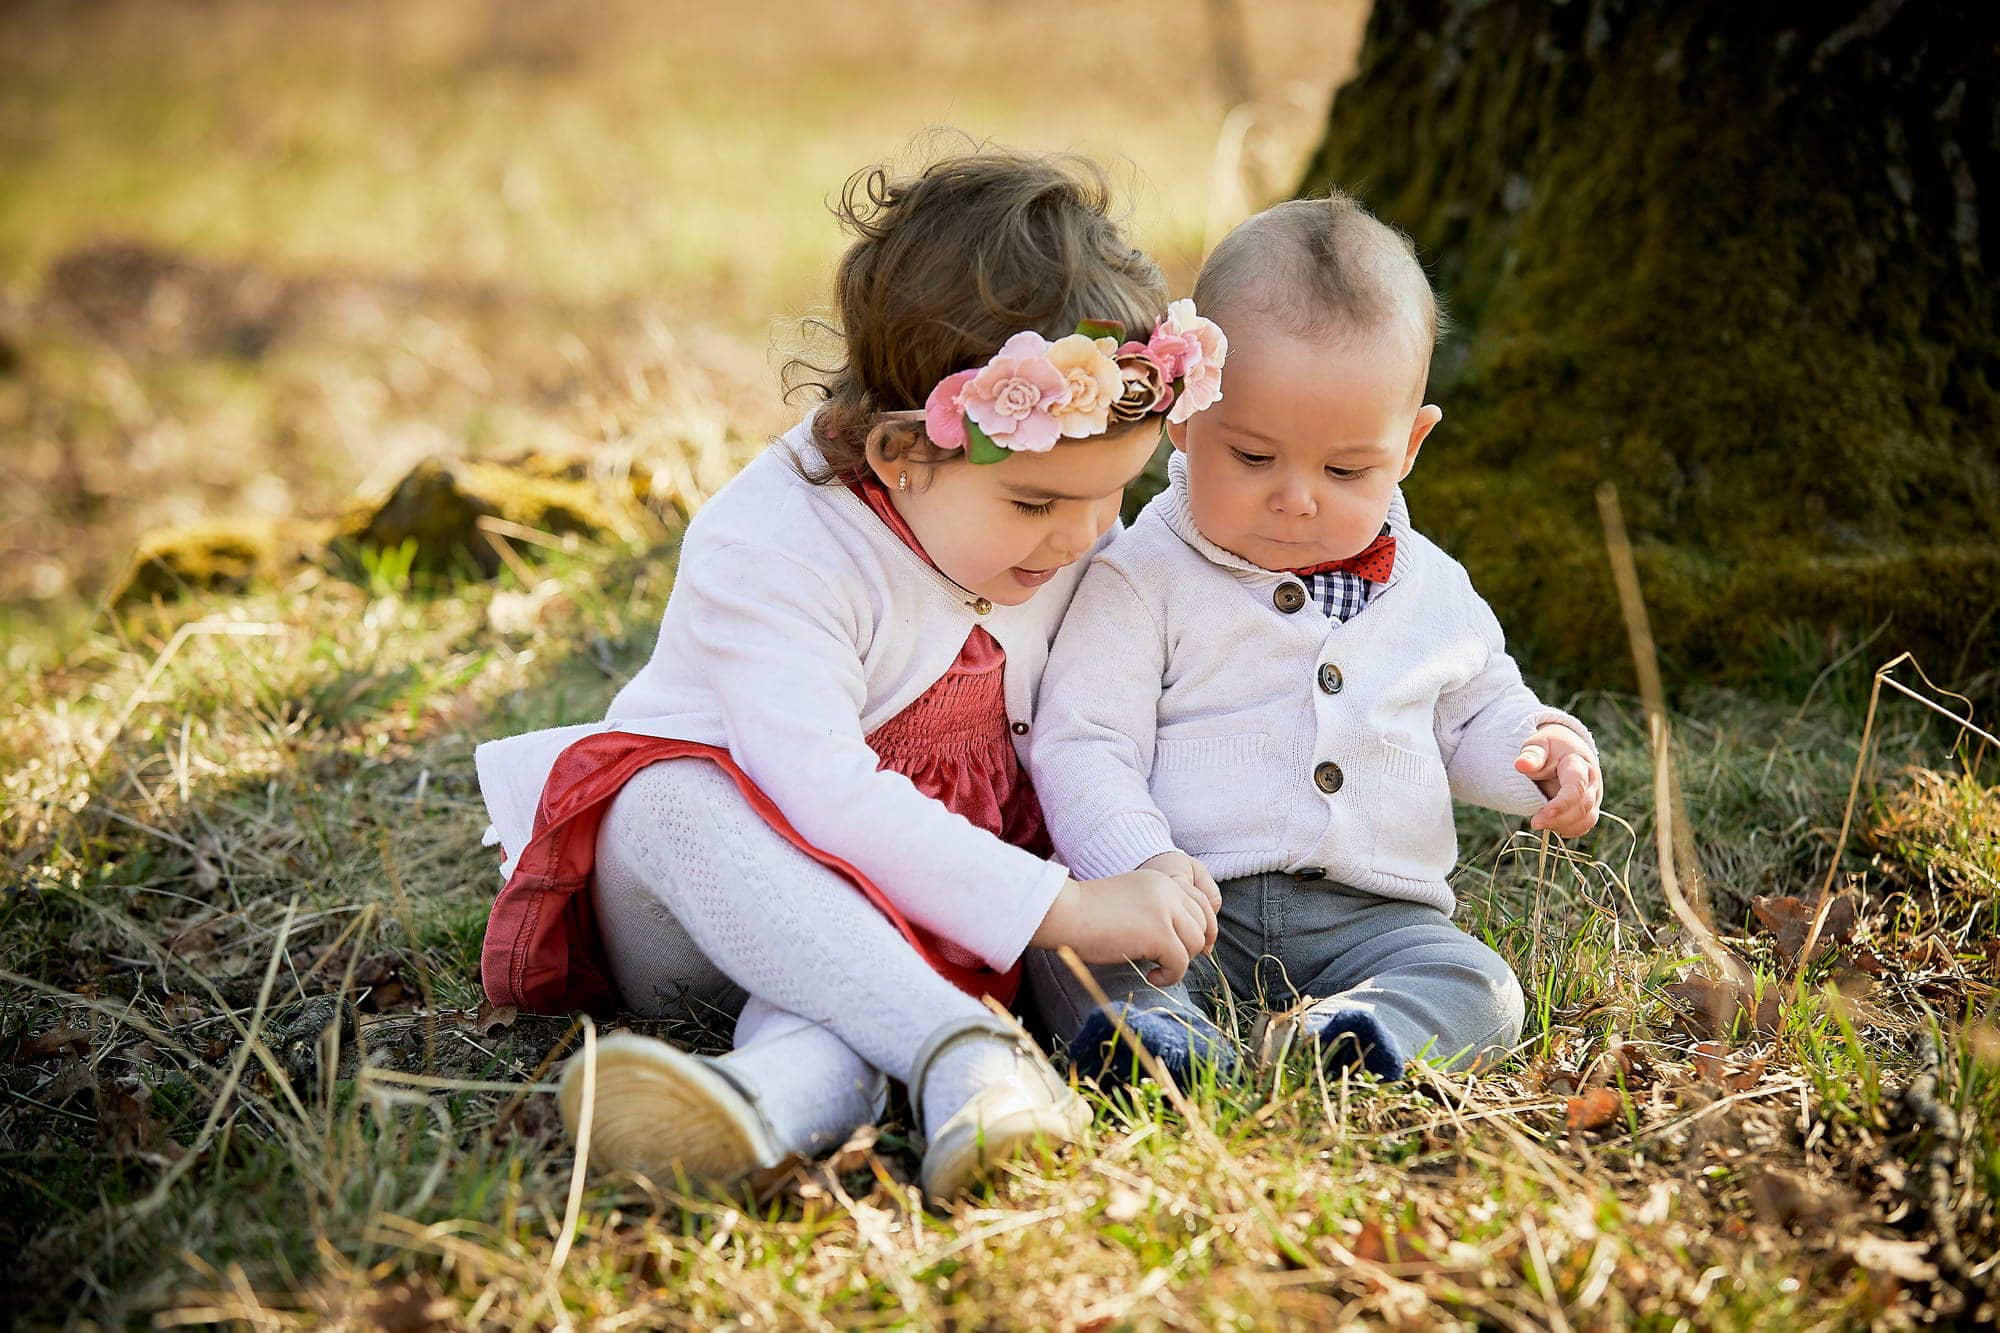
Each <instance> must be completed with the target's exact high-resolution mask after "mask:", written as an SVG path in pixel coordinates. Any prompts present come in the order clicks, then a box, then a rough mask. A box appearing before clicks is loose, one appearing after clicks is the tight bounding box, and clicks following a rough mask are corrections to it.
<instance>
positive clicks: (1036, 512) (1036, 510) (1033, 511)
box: [1008, 500, 1056, 518]
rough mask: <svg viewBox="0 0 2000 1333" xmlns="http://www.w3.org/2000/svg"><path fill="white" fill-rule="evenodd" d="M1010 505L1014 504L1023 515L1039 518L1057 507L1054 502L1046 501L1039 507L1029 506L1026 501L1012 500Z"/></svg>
mask: <svg viewBox="0 0 2000 1333" xmlns="http://www.w3.org/2000/svg"><path fill="white" fill-rule="evenodd" d="M1008 503H1010V504H1012V505H1013V506H1014V508H1016V509H1018V510H1020V511H1021V512H1022V513H1024V514H1029V515H1033V516H1034V517H1037V518H1039V517H1041V516H1042V515H1043V514H1046V513H1048V512H1049V511H1050V510H1051V509H1054V508H1055V507H1056V502H1055V501H1054V500H1044V501H1042V502H1041V503H1040V504H1038V505H1035V504H1029V503H1028V502H1027V501H1026V500H1011V501H1009V502H1008Z"/></svg>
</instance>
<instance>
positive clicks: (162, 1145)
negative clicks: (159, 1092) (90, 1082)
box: [97, 1080, 187, 1166]
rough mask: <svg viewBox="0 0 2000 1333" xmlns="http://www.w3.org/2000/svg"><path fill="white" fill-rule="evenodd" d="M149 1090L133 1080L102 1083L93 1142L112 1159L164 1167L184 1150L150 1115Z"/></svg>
mask: <svg viewBox="0 0 2000 1333" xmlns="http://www.w3.org/2000/svg"><path fill="white" fill-rule="evenodd" d="M152 1103H153V1090H152V1089H151V1088H149V1087H147V1086H146V1085H145V1084H144V1083H140V1082H138V1081H136V1080H125V1081H120V1082H116V1083H106V1084H103V1085H101V1086H100V1087H99V1088H98V1090H97V1142H98V1146H100V1147H102V1148H106V1149H109V1150H110V1152H111V1154H112V1155H113V1156H115V1157H131V1158H137V1159H138V1160H140V1161H144V1162H150V1163H152V1164H153V1165H155V1166H167V1165H170V1164H171V1163H173V1162H174V1161H175V1160H176V1159H178V1158H179V1157H180V1156H181V1154H182V1153H184V1152H186V1151H187V1149H185V1148H183V1147H182V1146H181V1145H180V1144H179V1143H177V1142H175V1141H174V1138H173V1136H172V1135H171V1134H170V1133H169V1132H168V1131H167V1125H166V1122H165V1121H163V1120H160V1119H159V1118H157V1117H156V1116H154V1115H153V1113H152Z"/></svg>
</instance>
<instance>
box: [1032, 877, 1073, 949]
mask: <svg viewBox="0 0 2000 1333" xmlns="http://www.w3.org/2000/svg"><path fill="white" fill-rule="evenodd" d="M1082 900H1083V885H1081V884H1079V883H1077V881H1076V880H1075V879H1074V878H1071V879H1066V880H1064V881H1063V886H1062V888H1060V889H1058V890H1057V891H1056V898H1055V901H1054V902H1052V903H1050V904H1049V910H1048V912H1047V913H1046V914H1045V915H1044V916H1043V917H1042V924H1041V926H1040V927H1039V928H1038V929H1037V930H1036V931H1035V934H1034V938H1033V939H1030V940H1029V941H1028V943H1029V944H1031V945H1033V946H1034V947H1035V948H1037V949H1054V948H1058V947H1059V946H1061V945H1064V944H1068V943H1069V942H1070V940H1071V939H1072V938H1073V936H1074V931H1073V928H1072V923H1073V922H1074V920H1075V917H1076V912H1077V908H1078V907H1079V906H1080V905H1081V904H1082Z"/></svg>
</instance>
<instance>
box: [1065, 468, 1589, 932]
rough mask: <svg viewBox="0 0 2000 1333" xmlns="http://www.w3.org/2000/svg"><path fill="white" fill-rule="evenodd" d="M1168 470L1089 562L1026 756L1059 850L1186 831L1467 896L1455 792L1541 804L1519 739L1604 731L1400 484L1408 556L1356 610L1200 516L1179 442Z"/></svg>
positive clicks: (1136, 858)
mask: <svg viewBox="0 0 2000 1333" xmlns="http://www.w3.org/2000/svg"><path fill="white" fill-rule="evenodd" d="M1169 476H1170V483H1169V485H1168V488H1167V489H1166V490H1165V491H1163V492H1162V493H1161V494H1160V495H1159V496H1158V497H1157V498H1156V499H1155V500H1154V501H1153V502H1152V503H1151V504H1149V505H1148V506H1147V507H1146V509H1145V511H1144V512H1143V513H1142V514H1141V515H1140V516H1139V519H1138V521H1137V522H1136V523H1135V524H1134V525H1133V526H1132V528H1131V529H1130V530H1129V531H1127V532H1125V533H1124V534H1123V535H1122V536H1120V537H1119V538H1118V539H1117V540H1116V541H1114V542H1112V543H1111V545H1110V546H1109V547H1108V548H1107V549H1106V550H1105V551H1104V552H1103V553H1102V554H1100V555H1099V556H1098V557H1097V558H1096V559H1095V560H1094V561H1093V562H1092V563H1091V566H1090V568H1089V570H1088V572H1087V573H1086V574H1085V575H1084V579H1083V583H1082V586H1081V587H1080V588H1079V589H1078V590H1077V593H1076V597H1075V600H1074V601H1073V603H1072V604H1071V606H1070V610H1069V615H1068V617H1067V619H1065V621H1064V622H1063V626H1062V631H1061V633H1060V634H1059V636H1058V637H1057V640H1056V645H1055V649H1054V652H1053V654H1052V656H1051V658H1050V661H1049V669H1048V674H1047V676H1046V677H1045V678H1044V680H1043V683H1042V699H1041V709H1042V719H1041V722H1040V724H1039V725H1038V726H1037V727H1036V729H1035V733H1034V743H1033V746H1032V748H1031V751H1030V761H1031V770H1032V773H1033V776H1034V780H1035V789H1036V791H1037V792H1038V793H1039V794H1040V796H1041V800H1042V809H1043V811H1044V813H1045V815H1046V817H1047V820H1048V826H1049V832H1050V835H1051V837H1052V838H1053V839H1054V841H1055V846H1056V851H1057V853H1058V854H1059V855H1061V856H1062V857H1063V858H1065V859H1066V860H1067V862H1068V864H1069V865H1070V866H1071V867H1072V868H1073V870H1074V871H1075V873H1076V874H1078V875H1079V876H1098V875H1108V874H1115V873H1119V872H1122V871H1125V870H1130V869H1131V868H1132V867H1134V866H1136V865H1138V864H1139V863H1141V862H1142V861H1144V860H1146V859H1147V858H1148V857H1150V856H1153V855H1156V854H1158V853H1160V852H1163V851H1168V850H1171V849H1173V848H1176V847H1178V848H1179V849H1180V850H1182V851H1185V852H1187V853H1189V854H1190V855H1193V856H1195V857H1198V858H1200V859H1201V860H1202V861H1203V862H1204V863H1205V864H1206V865H1207V866H1208V868H1209V871H1210V873H1212V874H1214V875H1215V876H1216V877H1217V878H1218V879H1227V878H1233V877H1235V876H1239V875H1251V874H1257V873H1260V872H1263V871H1273V870H1287V871H1294V872H1296V871H1301V870H1303V871H1307V872H1308V873H1311V872H1313V871H1323V872H1324V874H1325V877H1326V879H1327V880H1328V882H1330V883H1339V884H1346V885H1350V886H1352V887H1355V888H1360V889H1366V890H1368V891H1370V892H1373V893H1377V894H1381V895H1382V896H1384V897H1390V898H1407V899H1410V900H1412V901H1415V902H1421V903H1428V904H1430V905H1432V906H1435V907H1437V908H1439V909H1440V910H1442V911H1445V912H1449V911H1451V910H1452V908H1453V906H1454V900H1453V897H1452V893H1451V889H1450V888H1449V887H1448V886H1447V884H1446V878H1447V876H1448V875H1449V874H1450V873H1451V870H1452V866H1453V864H1454V862H1455V861H1456V859H1457V854H1458V843H1457V838H1456V835H1455V832H1454V830H1453V827H1452V813H1451V803H1452V800H1453V798H1457V799H1459V800H1462V801H1467V802H1471V803H1473V804H1477V805H1484V806H1490V807H1492V808H1494V809H1497V810H1504V811H1507V812H1509V813H1513V814H1528V813H1531V812H1533V811H1534V810H1536V809H1539V808H1540V807H1541V805H1542V804H1543V802H1544V800H1545V798H1544V797H1543V796H1542V794H1541V792H1540V791H1539V790H1538V789H1537V788H1536V786H1535V784H1534V783H1533V782H1531V781H1529V780H1528V779H1527V778H1525V777H1523V776H1521V775H1520V774H1519V773H1518V772H1516V771H1515V769H1514V759H1515V757H1516V756H1517V755H1518V754H1519V753H1520V749H1521V744H1522V742H1524V741H1525V740H1526V739H1527V738H1528V736H1529V734H1530V733H1532V732H1533V731H1534V730H1535V728H1536V727H1538V726H1540V725H1541V724H1542V723H1544V722H1550V721H1556V722H1562V723H1564V724H1566V725H1568V726H1570V727H1572V728H1574V729H1575V730H1576V732H1577V733H1578V734H1579V735H1580V736H1583V737H1584V738H1585V740H1586V742H1588V741H1589V737H1590V733H1589V731H1588V730H1587V729H1586V728H1585V727H1584V725H1583V724H1582V723H1581V722H1578V721H1577V720H1576V719H1575V718H1573V717H1570V716H1569V715H1568V714H1566V713H1563V712H1561V711H1559V710H1557V709H1553V708H1545V707H1543V706H1542V704H1541V703H1540V701H1539V700H1537V699H1536V698H1535V696H1534V694H1533V693H1532V692H1531V691H1529V689H1528V688H1527V687H1526V686H1525V685H1523V684H1522V682H1521V673H1520V671H1519V669H1518V668H1516V667H1515V665H1514V661H1513V659H1512V658H1510V657H1509V656H1508V655H1507V653H1506V650H1505V647H1504V645H1503V642H1502V638H1501V633H1500V624H1499V622H1498V621H1497V620H1495V619H1494V617H1493V612H1492V611H1491V610H1489V609H1488V608H1487V605H1486V603H1485V602H1484V601H1482V600H1481V599H1480V597H1479V595H1478V594H1477V593H1475V592H1474V591H1473V589H1472V584H1471V581H1470V580H1469V579H1468V578H1467V577H1466V573H1465V570H1464V568H1463V567H1462V566H1460V565H1459V563H1458V562H1457V561H1455V560H1453V559H1452V558H1451V557H1450V556H1448V555H1446V554H1445V553H1444V552H1443V551H1441V550H1439V549H1438V547H1437V546H1435V545H1433V544H1432V543H1431V542H1430V541H1428V540H1427V539H1425V538H1424V537H1423V536H1422V535H1421V534H1420V533H1417V532H1416V531H1414V530H1412V529H1411V527H1410V521H1409V511H1408V509H1407V507H1406V506H1405V504H1404V501H1403V497H1402V494H1401V492H1400V491H1399V492H1398V493H1397V495H1396V497H1395V499H1394V501H1393V502H1392V504H1391V507H1390V510H1389V527H1390V530H1391V531H1392V532H1393V533H1394V534H1395V537H1396V561H1395V567H1394V569H1393V571H1392V573H1391V574H1390V577H1389V580H1388V582H1387V583H1386V584H1384V585H1383V586H1381V587H1378V588H1376V589H1375V590H1374V595H1373V596H1372V597H1371V598H1370V600H1369V602H1368V605H1367V607H1366V609H1365V610H1363V611H1362V612H1360V613H1359V614H1358V615H1356V616H1354V617H1353V618H1351V619H1350V620H1348V621H1347V622H1346V623H1344V624H1341V623H1336V622H1334V621H1332V620H1330V619H1329V618H1328V617H1327V616H1326V615H1324V614H1323V613H1322V612H1320V611H1319V610H1318V609H1317V608H1316V607H1315V605H1314V604H1313V602H1312V601H1311V600H1310V599H1309V598H1298V597H1293V596H1291V595H1289V594H1287V595H1280V594H1279V589H1280V588H1281V586H1283V585H1289V586H1290V587H1291V588H1292V589H1298V590H1300V591H1303V589H1302V588H1301V585H1300V582H1299V580H1298V579H1297V578H1296V577H1295V576H1292V575H1287V574H1282V573H1273V572H1272V571H1270V570H1266V569H1260V568H1258V567H1257V566H1255V565H1251V564H1249V563H1247V562H1245V561H1243V560H1241V559H1238V558H1237V557H1236V556H1234V555H1231V554H1230V553H1229V552H1227V551H1224V550H1223V549H1221V548H1220V547H1218V546H1216V545H1215V544H1214V543H1212V542H1210V541H1208V540H1207V539H1206V538H1205V537H1203V536H1202V535H1201V533H1200V532H1198V531H1197V530H1196V529H1195V526H1194V521H1193V519H1192V517H1191V516H1190V514H1189V510H1188V495H1187V469H1186V464H1185V460H1184V459H1183V458H1182V456H1181V455H1180V454H1178V453H1177V454H1175V455H1174V456H1173V459H1172V461H1171V464H1170V466H1169ZM1299 601H1303V602H1304V605H1303V606H1302V607H1298V609H1295V610H1292V611H1290V612H1287V611H1285V610H1283V609H1282V607H1283V606H1284V605H1294V606H1296V605H1297V603H1298V602H1299ZM1328 665H1330V666H1332V667H1333V668H1334V669H1335V670H1334V672H1323V671H1322V668H1323V667H1324V666H1328ZM1323 681H1324V682H1326V683H1325V684H1323V683H1322V682H1323ZM1327 684H1332V685H1334V686H1335V687H1336V689H1335V690H1334V691H1332V692H1330V691H1329V689H1328V688H1327V687H1326V685H1327ZM1329 766H1332V767H1329ZM1336 770H1337V789H1336V790H1334V791H1331V792H1329V791H1327V790H1324V788H1323V785H1322V784H1323V783H1324V784H1325V785H1333V784H1334V782H1335V781H1336V777H1335V774H1336ZM1316 779H1320V780H1316Z"/></svg>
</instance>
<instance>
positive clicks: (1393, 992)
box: [1027, 872, 1526, 1068]
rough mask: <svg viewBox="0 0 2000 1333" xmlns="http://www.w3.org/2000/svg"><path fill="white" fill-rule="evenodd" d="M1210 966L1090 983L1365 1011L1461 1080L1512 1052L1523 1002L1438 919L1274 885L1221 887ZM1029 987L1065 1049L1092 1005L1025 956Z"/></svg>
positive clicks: (1154, 995) (1269, 877) (1065, 971)
mask: <svg viewBox="0 0 2000 1333" xmlns="http://www.w3.org/2000/svg"><path fill="white" fill-rule="evenodd" d="M1221 889H1222V911H1221V912H1220V913H1219V914H1218V919H1217V923H1216V924H1217V933H1216V942H1215V952H1214V953H1213V954H1212V955H1211V956H1209V957H1206V958H1200V959H1197V960H1196V961H1195V964H1194V966H1193V967H1191V968H1189V969H1188V974H1187V977H1186V978H1185V979H1183V980H1182V981H1181V982H1180V983H1179V984H1177V985H1174V986H1170V987H1166V988H1160V987H1156V986H1151V985H1148V984H1147V982H1146V979H1145V977H1144V975H1143V969H1141V968H1139V967H1136V966H1134V965H1133V964H1131V963H1111V964H1103V965H1100V966H1097V967H1094V968H1089V969H1087V970H1088V971H1090V972H1091V974H1092V975H1093V976H1094V977H1095V979H1096V981H1097V984H1098V985H1099V986H1100V987H1102V988H1103V990H1104V993H1105V996H1106V997H1107V998H1108V999H1112V1000H1128V1001H1131V1002H1132V1003H1134V1004H1137V1005H1140V1006H1143V1007H1160V1008H1168V1009H1179V1010H1182V1011H1187V1010H1193V1011H1195V1012H1197V1013H1199V1012H1201V1006H1200V1004H1199V1003H1198V1002H1197V999H1196V997H1197V996H1199V997H1200V998H1201V1000H1203V1001H1206V1003H1207V1007H1208V1010H1209V1011H1210V1012H1211V1013H1214V1012H1218V1011H1221V1010H1225V1009H1226V1008H1227V1007H1229V1006H1230V1005H1234V1006H1236V1007H1237V1008H1239V1009H1240V1008H1242V1007H1244V1006H1249V1007H1251V1009H1252V1011H1253V1012H1254V1011H1255V1010H1258V1009H1261V1010H1265V1011H1273V1012H1275V1011H1283V1010H1287V1009H1290V1008H1292V1007H1293V1006H1295V1005H1298V1004H1299V1003H1301V1002H1302V1001H1308V1000H1310V1001H1311V1002H1312V1003H1311V1007H1312V1009H1315V1010H1323V1009H1340V1010H1355V1009H1361V1010H1366V1011H1368V1012H1371V1013H1372V1014H1374V1016H1375V1018H1376V1020H1377V1021H1378V1022H1380V1023H1381V1025H1382V1026H1383V1028H1384V1029H1385V1030H1386V1031H1387V1032H1388V1033H1389V1035H1390V1036H1391V1037H1392V1038H1393V1039H1394V1040H1395V1041H1396V1043H1397V1045H1398V1047H1399V1048H1400V1053H1401V1054H1402V1055H1403V1057H1404V1058H1406V1059H1414V1058H1416V1057H1418V1056H1421V1057H1423V1058H1424V1059H1425V1060H1427V1061H1429V1062H1430V1063H1431V1064H1433V1065H1436V1066H1439V1067H1441V1068H1466V1067H1470V1066H1472V1065H1474V1064H1475V1063H1480V1062H1484V1061H1487V1060H1491V1059H1495V1058H1498V1057H1499V1056H1501V1055H1503V1054H1504V1053H1505V1052H1506V1051H1507V1049H1508V1048H1510V1047H1512V1046H1513V1045H1514V1043H1515V1042H1517V1041H1519V1040H1520V1038H1521V1023H1522V1020H1523V1018H1524V1017H1525V1016H1526V1002H1525V1000H1524V999H1523V997H1522V994H1521V983H1520V982H1519V981H1518V980H1516V979H1515V976H1514V973H1513V970H1512V969H1511V968H1509V967H1508V966H1507V963H1506V961H1505V960H1504V959H1502V958H1501V957H1500V955H1499V954H1497V953H1495V952H1493V950H1491V949H1489V948H1488V947H1486V945H1484V944H1482V943H1480V942H1479V941H1478V940H1475V939H1473V938H1472V937H1471V936H1470V935H1468V934H1466V933H1465V932H1464V931H1462V930H1460V929H1459V928H1458V927H1457V926H1454V925H1452V924H1451V919H1450V918H1449V917H1447V916H1446V915H1445V914H1444V913H1443V912H1440V911H1438V910H1437V909H1436V908H1435V907H1426V906H1424V905H1423V904H1421V903H1413V902H1406V901H1404V900H1402V899H1399V898H1383V897H1379V896H1377V895H1376V894H1372V893H1365V892H1363V891H1361V890H1359V889H1351V888H1348V887H1346V886H1345V885H1340V884H1334V883H1331V882H1330V881H1327V880H1316V881H1313V880H1301V879H1298V878H1295V877H1294V876H1292V875H1288V874H1285V873H1283V872H1276V873H1272V874H1265V875H1249V876H1245V877H1244V878H1242V879H1231V880H1224V881H1223V882H1222V884H1221ZM1027 982H1028V987H1029V993H1030V995H1031V997H1032V999H1033V1001H1034V1003H1035V1004H1036V1005H1037V1006H1038V1007H1039V1008H1040V1009H1041V1012H1042V1018H1043V1021H1044V1022H1045V1023H1046V1024H1047V1025H1048V1027H1049V1029H1050V1033H1051V1035H1052V1036H1054V1037H1055V1038H1057V1039H1058V1040H1059V1041H1060V1042H1062V1043H1063V1044H1065V1045H1066V1044H1068V1042H1069V1041H1070V1039H1071V1038H1072V1037H1074V1036H1075V1035H1076V1032H1077V1029H1078V1028H1079V1027H1080V1026H1081V1025H1082V1023H1083V1021H1084V1019H1085V1018H1086V1017H1088V1016H1089V1014H1090V1013H1091V1012H1092V1011H1093V1010H1094V1009H1096V1008H1097V1002H1096V1000H1095V999H1094V998H1093V997H1092V996H1091V994H1090V992H1089V990H1088V989H1087V988H1086V987H1085V986H1084V985H1083V983H1082V982H1080V981H1079V980H1077V978H1076V976H1075V974H1074V973H1072V972H1071V971H1070V969H1069V968H1068V967H1067V966H1066V965H1065V964H1064V963H1063V961H1062V960H1061V959H1060V958H1058V957H1057V956H1056V955H1055V954H1053V953H1048V952H1045V951H1043V950H1040V949H1031V950H1029V951H1028V958H1027Z"/></svg>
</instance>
